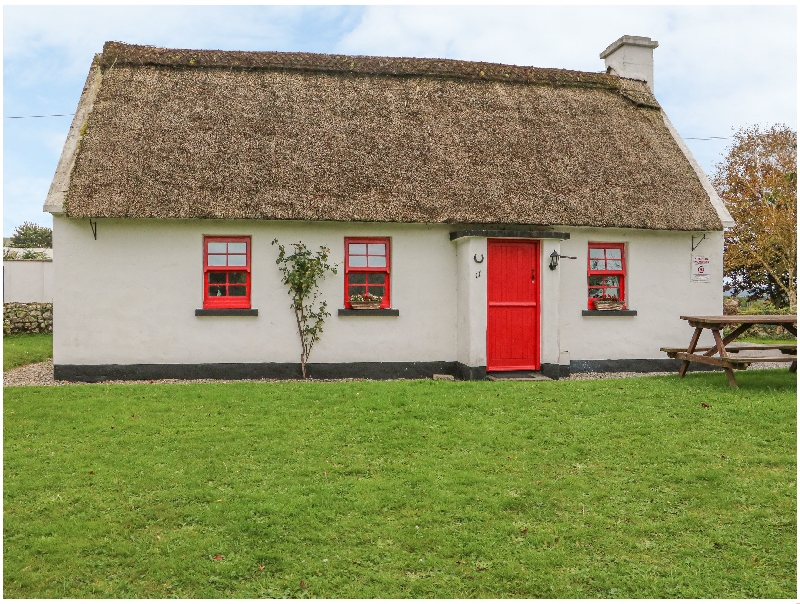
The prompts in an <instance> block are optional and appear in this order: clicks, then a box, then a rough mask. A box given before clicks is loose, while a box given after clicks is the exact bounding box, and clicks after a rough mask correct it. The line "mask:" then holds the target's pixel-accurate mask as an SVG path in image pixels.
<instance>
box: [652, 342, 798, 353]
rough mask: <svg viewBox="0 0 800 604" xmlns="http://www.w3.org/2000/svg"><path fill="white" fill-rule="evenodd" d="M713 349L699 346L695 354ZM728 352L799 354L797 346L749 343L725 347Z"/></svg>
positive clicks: (731, 344) (684, 350)
mask: <svg viewBox="0 0 800 604" xmlns="http://www.w3.org/2000/svg"><path fill="white" fill-rule="evenodd" d="M711 348H713V347H712V346H697V347H696V348H695V349H694V350H695V352H708V351H709V350H711ZM725 350H726V351H727V352H741V351H743V350H780V351H781V352H782V353H783V354H792V353H796V352H797V344H751V343H749V342H742V343H738V344H736V343H733V342H731V343H730V344H728V345H726V346H725ZM661 351H662V352H666V353H667V354H669V353H671V352H688V351H689V349H688V348H685V347H684V348H675V347H671V346H665V347H663V348H661Z"/></svg>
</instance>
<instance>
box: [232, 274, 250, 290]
mask: <svg viewBox="0 0 800 604" xmlns="http://www.w3.org/2000/svg"><path fill="white" fill-rule="evenodd" d="M228 283H247V273H228ZM231 295H233V294H231Z"/></svg>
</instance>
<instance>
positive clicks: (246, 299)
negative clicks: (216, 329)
mask: <svg viewBox="0 0 800 604" xmlns="http://www.w3.org/2000/svg"><path fill="white" fill-rule="evenodd" d="M203 308H250V237H204V238H203Z"/></svg>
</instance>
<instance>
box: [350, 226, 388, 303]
mask: <svg viewBox="0 0 800 604" xmlns="http://www.w3.org/2000/svg"><path fill="white" fill-rule="evenodd" d="M344 266H345V269H344V280H345V286H344V307H345V308H352V307H351V306H350V296H355V295H358V294H360V295H362V296H364V295H367V294H370V295H373V296H380V297H381V298H383V299H382V300H381V308H389V307H390V302H389V273H390V271H391V261H390V257H389V238H388V237H345V239H344Z"/></svg>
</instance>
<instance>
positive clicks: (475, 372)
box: [453, 362, 486, 381]
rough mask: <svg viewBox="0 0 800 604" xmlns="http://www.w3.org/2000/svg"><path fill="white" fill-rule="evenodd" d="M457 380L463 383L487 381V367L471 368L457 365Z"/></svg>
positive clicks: (462, 364)
mask: <svg viewBox="0 0 800 604" xmlns="http://www.w3.org/2000/svg"><path fill="white" fill-rule="evenodd" d="M453 375H455V376H456V379H459V380H463V381H473V380H485V379H486V366H485V365H484V366H482V367H470V366H469V365H464V363H458V362H457V363H455V373H454V374H453Z"/></svg>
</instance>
